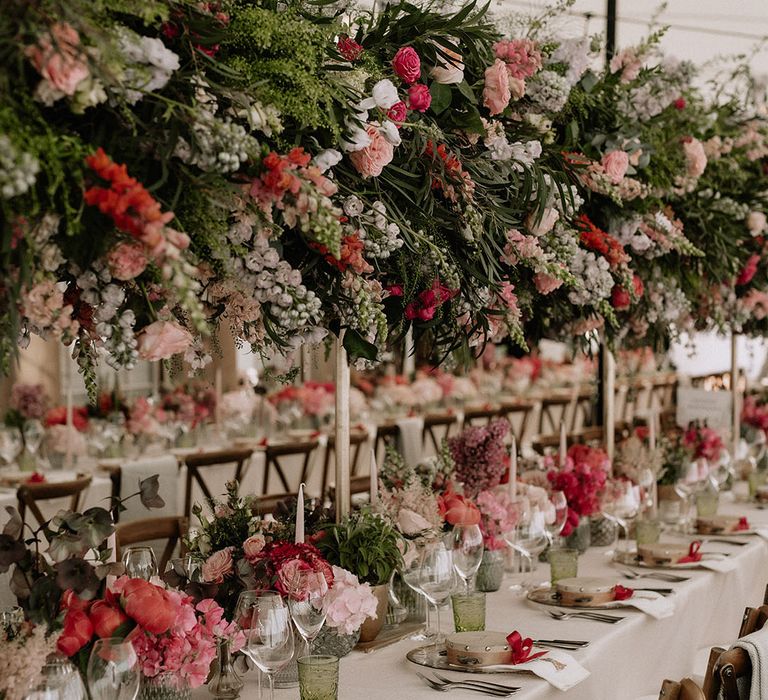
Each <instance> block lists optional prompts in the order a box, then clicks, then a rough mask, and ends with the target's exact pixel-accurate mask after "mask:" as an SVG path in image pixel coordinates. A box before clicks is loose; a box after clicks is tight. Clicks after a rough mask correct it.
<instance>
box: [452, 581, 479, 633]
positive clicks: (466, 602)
mask: <svg viewBox="0 0 768 700" xmlns="http://www.w3.org/2000/svg"><path fill="white" fill-rule="evenodd" d="M451 604H452V605H453V625H454V627H455V628H456V631H457V632H482V631H483V630H484V629H485V593H483V592H481V591H472V592H470V593H454V594H453V595H452V596H451Z"/></svg>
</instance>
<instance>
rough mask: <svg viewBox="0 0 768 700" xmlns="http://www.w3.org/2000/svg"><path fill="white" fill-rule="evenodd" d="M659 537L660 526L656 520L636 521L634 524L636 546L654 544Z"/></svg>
mask: <svg viewBox="0 0 768 700" xmlns="http://www.w3.org/2000/svg"><path fill="white" fill-rule="evenodd" d="M660 535H661V524H660V523H659V521H658V520H638V521H637V522H636V523H635V539H636V540H637V544H638V545H641V544H656V542H658V541H659V536H660Z"/></svg>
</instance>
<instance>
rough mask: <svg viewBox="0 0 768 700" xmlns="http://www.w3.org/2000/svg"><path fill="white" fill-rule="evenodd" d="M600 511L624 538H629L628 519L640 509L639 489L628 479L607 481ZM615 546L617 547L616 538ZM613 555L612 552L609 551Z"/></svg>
mask: <svg viewBox="0 0 768 700" xmlns="http://www.w3.org/2000/svg"><path fill="white" fill-rule="evenodd" d="M600 506H601V511H602V514H603V516H604V517H606V518H608V520H610V521H612V522H614V523H616V525H617V526H618V529H619V531H618V532H617V538H618V537H619V535H620V534H621V533H623V534H624V540H625V541H627V540H628V539H629V534H628V531H627V526H628V521H629V520H631V519H632V518H634V517H635V516H636V515H637V513H638V511H639V510H640V489H639V487H638V486H635V484H633V483H632V482H630V481H622V480H614V481H608V482H606V485H605V490H604V491H603V496H602V499H601V503H600ZM616 548H617V549H618V548H619V545H618V540H617V544H616ZM609 554H610V555H613V554H614V552H613V551H611V552H609Z"/></svg>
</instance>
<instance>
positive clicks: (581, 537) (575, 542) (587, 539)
mask: <svg viewBox="0 0 768 700" xmlns="http://www.w3.org/2000/svg"><path fill="white" fill-rule="evenodd" d="M591 543H592V538H591V525H590V519H589V517H587V516H584V515H582V516H581V517H580V518H579V524H578V525H577V526H576V527H575V528H574V529H573V532H571V534H570V535H568V536H567V537H566V538H565V546H566V547H568V548H569V549H578V550H579V554H584V552H586V551H587V550H588V549H589V545H590V544H591Z"/></svg>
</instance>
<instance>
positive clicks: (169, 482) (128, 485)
mask: <svg viewBox="0 0 768 700" xmlns="http://www.w3.org/2000/svg"><path fill="white" fill-rule="evenodd" d="M154 474H157V475H158V476H159V477H160V497H161V498H162V499H163V500H164V501H165V508H163V509H162V510H154V511H150V510H147V509H146V508H145V507H144V506H143V505H142V504H141V501H140V500H139V498H138V497H134V498H131V499H129V500H128V501H126V503H125V507H126V510H124V511H123V512H122V513H120V522H121V523H128V522H131V521H133V520H141V519H142V518H152V517H156V516H158V515H177V514H178V513H179V504H178V493H179V463H178V460H177V459H176V457H174V456H173V455H170V454H166V455H160V456H158V457H145V458H143V459H137V460H134V461H132V462H125V463H124V464H123V466H122V468H121V475H120V498H125V497H126V496H130V495H131V494H134V493H136V492H137V491H138V490H139V481H141V480H142V479H146V478H147V477H149V476H153V475H154Z"/></svg>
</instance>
